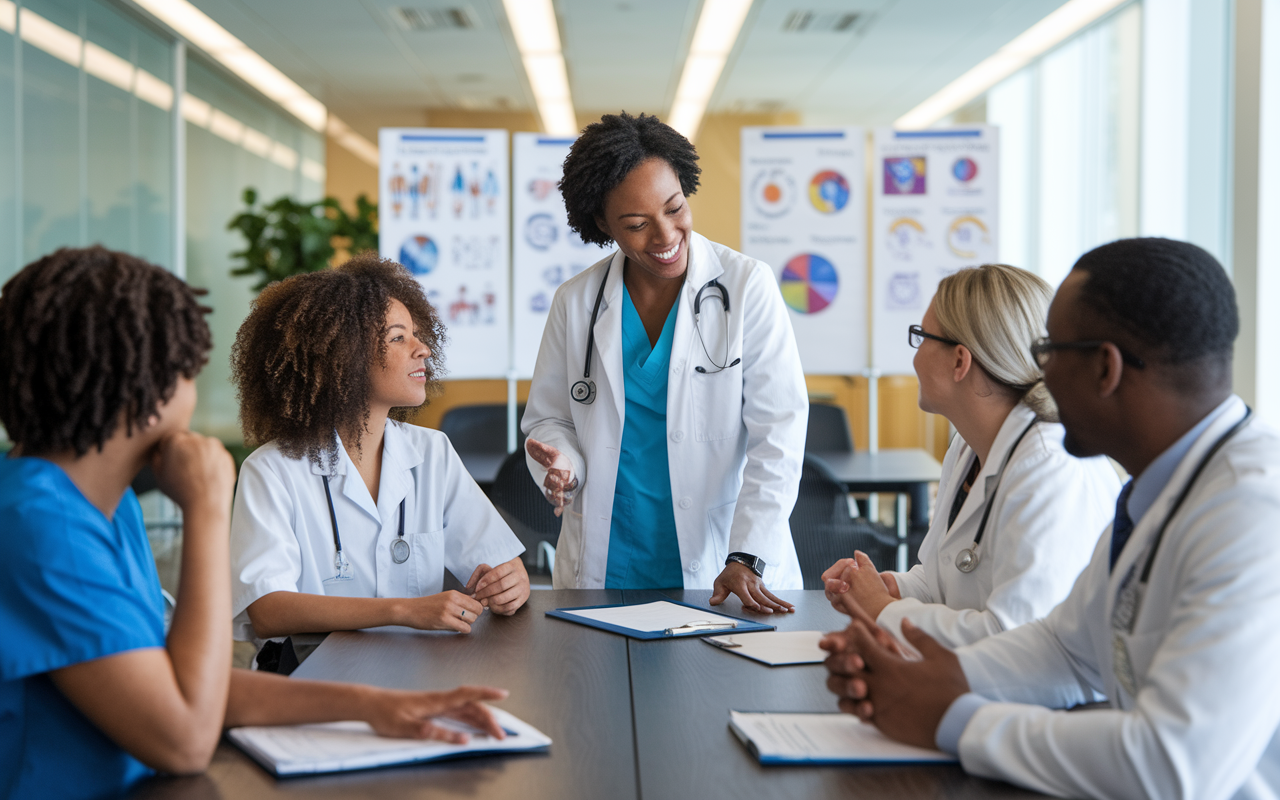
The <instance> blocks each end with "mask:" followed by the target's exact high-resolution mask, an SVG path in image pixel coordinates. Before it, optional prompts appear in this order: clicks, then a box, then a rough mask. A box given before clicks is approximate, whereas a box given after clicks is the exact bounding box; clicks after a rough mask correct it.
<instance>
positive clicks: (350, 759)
mask: <svg viewBox="0 0 1280 800" xmlns="http://www.w3.org/2000/svg"><path fill="white" fill-rule="evenodd" d="M490 710H491V711H493V715H494V717H495V718H497V720H498V724H499V725H501V726H502V729H503V730H504V731H505V732H506V734H507V738H505V739H501V740H499V739H494V738H493V737H491V736H487V735H485V734H482V733H478V732H476V731H475V730H473V729H471V728H470V727H468V726H466V725H463V724H462V723H460V722H455V721H453V720H449V719H444V718H437V719H434V720H432V722H433V723H434V724H436V725H439V726H441V727H444V728H452V729H454V730H459V731H464V732H465V733H467V734H468V735H469V736H470V737H471V739H470V741H468V742H467V743H466V744H449V743H446V742H432V741H422V740H420V739H388V738H384V737H382V736H378V735H377V734H376V733H374V732H373V729H372V728H370V727H369V725H368V724H366V723H364V722H329V723H325V724H322V725H285V726H278V727H270V728H265V727H263V728H233V729H232V730H231V731H229V732H228V733H227V736H228V737H229V738H230V739H231V741H232V742H234V743H235V744H236V745H237V746H239V747H240V749H242V750H244V751H245V752H246V753H248V754H249V755H250V756H251V757H252V758H253V760H254V761H257V762H258V763H259V764H261V765H262V766H263V767H265V768H266V769H267V770H268V771H270V772H272V773H273V774H275V775H277V776H286V775H309V774H315V773H319V772H346V771H348V770H355V769H369V768H370V767H384V766H388V765H391V764H414V763H418V762H422V761H437V760H440V759H445V758H454V757H457V756H468V755H479V754H483V753H508V752H526V751H532V750H545V749H547V748H548V747H550V746H551V739H550V738H548V737H547V736H546V734H544V733H542V731H539V730H538V729H537V728H535V727H533V726H532V725H530V724H528V723H527V722H524V721H523V720H521V719H519V718H517V717H515V716H512V715H511V714H508V713H507V712H505V711H502V710H500V709H497V708H494V709H490Z"/></svg>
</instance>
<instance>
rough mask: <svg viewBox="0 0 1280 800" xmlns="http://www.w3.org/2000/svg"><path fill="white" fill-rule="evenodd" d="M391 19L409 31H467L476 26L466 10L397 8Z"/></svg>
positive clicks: (394, 8)
mask: <svg viewBox="0 0 1280 800" xmlns="http://www.w3.org/2000/svg"><path fill="white" fill-rule="evenodd" d="M390 12H391V18H392V19H393V20H395V23H396V24H397V25H399V26H400V27H401V28H403V29H404V30H407V31H443V30H467V29H470V28H474V27H475V26H476V23H475V18H474V17H472V16H471V12H470V11H468V10H467V9H465V8H415V7H413V6H395V7H393V8H391V9H390Z"/></svg>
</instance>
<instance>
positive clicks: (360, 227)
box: [227, 187, 378, 292]
mask: <svg viewBox="0 0 1280 800" xmlns="http://www.w3.org/2000/svg"><path fill="white" fill-rule="evenodd" d="M242 197H243V200H244V203H245V205H246V206H247V208H246V209H245V210H244V211H242V212H240V213H239V214H237V215H236V216H235V217H234V218H232V220H231V222H229V223H228V224H227V230H237V231H240V233H241V235H243V236H244V238H245V242H246V246H245V248H244V249H243V250H238V251H236V252H234V253H232V254H231V257H232V258H234V259H236V260H237V261H239V262H240V263H239V266H237V267H235V268H234V269H232V270H231V274H232V275H235V276H237V277H243V276H251V277H257V279H258V280H257V282H256V283H255V284H254V286H253V290H254V291H255V292H258V291H262V289H264V288H265V287H266V286H267V284H270V283H274V282H275V281H279V280H284V279H285V278H288V277H289V276H291V275H298V274H301V273H304V272H315V271H317V270H322V269H326V268H328V267H329V266H330V264H332V263H333V261H334V256H335V255H336V253H337V247H335V245H338V246H340V247H342V249H343V250H345V251H346V253H347V255H348V256H350V255H354V254H355V253H359V252H363V251H365V250H376V249H377V247H378V207H377V206H376V205H374V204H373V203H370V202H369V200H368V198H367V197H365V196H364V195H360V197H358V198H357V199H356V213H355V215H354V216H352V215H350V214H348V213H347V212H346V211H344V210H343V208H342V206H341V205H339V203H338V201H337V200H336V199H335V198H332V197H326V198H325V199H323V200H320V201H318V202H315V203H299V202H297V201H296V200H294V199H293V198H291V197H288V196H284V197H280V198H278V199H276V200H275V201H273V202H271V203H270V204H268V205H265V206H263V207H262V208H261V210H258V209H257V208H255V204H256V203H257V200H258V193H257V191H256V190H254V189H253V188H252V187H250V188H247V189H245V190H244V194H243V195H242ZM335 239H336V240H338V241H336V242H335ZM344 240H345V241H344Z"/></svg>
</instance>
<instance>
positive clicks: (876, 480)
mask: <svg viewBox="0 0 1280 800" xmlns="http://www.w3.org/2000/svg"><path fill="white" fill-rule="evenodd" d="M807 455H810V456H812V457H814V458H816V459H817V460H819V461H821V462H822V463H823V464H824V465H826V467H827V469H829V470H831V474H832V475H833V476H834V477H835V479H836V480H837V481H839V482H840V483H847V484H856V485H864V486H867V487H874V486H875V485H884V486H889V485H900V484H910V483H930V482H933V481H937V480H939V479H940V478H941V477H942V464H940V463H938V460H937V459H936V458H934V457H933V456H931V455H929V454H928V453H927V452H925V451H924V450H917V449H901V450H880V451H879V452H876V453H867V452H863V451H858V452H854V453H823V452H812V451H810V452H809V453H808V454H807ZM870 490H871V489H870V488H868V489H867V491H870Z"/></svg>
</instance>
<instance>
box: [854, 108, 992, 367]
mask: <svg viewBox="0 0 1280 800" xmlns="http://www.w3.org/2000/svg"><path fill="white" fill-rule="evenodd" d="M999 155H1000V151H999V131H998V129H996V128H994V127H988V126H982V125H977V126H966V127H962V128H944V129H939V130H926V131H895V130H892V129H890V128H877V129H876V132H875V146H874V156H875V160H874V162H873V169H874V170H875V174H874V175H873V179H874V180H873V183H872V185H873V189H872V214H871V224H872V237H871V238H872V241H873V243H874V249H873V251H872V273H873V275H874V280H873V281H872V284H873V289H872V292H873V296H872V303H871V308H872V311H871V313H872V318H873V320H874V322H873V327H872V331H873V340H874V344H873V352H872V357H873V359H874V364H875V367H876V369H878V370H879V371H880V372H881V373H883V374H886V375H899V374H902V375H909V374H912V373H913V372H914V370H913V368H912V366H911V361H912V359H913V358H914V357H915V351H914V350H912V349H911V346H910V345H909V344H908V343H907V328H908V327H909V326H910V325H914V324H918V323H919V322H920V319H921V317H923V316H924V312H925V309H927V308H928V307H929V301H930V300H931V299H932V298H933V293H934V292H935V291H936V290H937V288H938V281H940V280H942V279H943V278H944V277H946V276H947V275H950V274H951V273H953V272H955V271H956V270H958V269H961V268H963V267H969V266H976V265H979V264H986V263H990V262H992V261H995V260H996V253H997V252H998V251H997V246H996V245H997V243H998V240H997V236H998V233H999V231H998V230H997V227H996V225H997V220H998V212H999V207H998V205H997V204H998V202H999V197H998V194H999V186H1000V181H999V163H1000V159H999Z"/></svg>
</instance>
